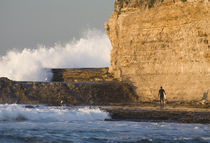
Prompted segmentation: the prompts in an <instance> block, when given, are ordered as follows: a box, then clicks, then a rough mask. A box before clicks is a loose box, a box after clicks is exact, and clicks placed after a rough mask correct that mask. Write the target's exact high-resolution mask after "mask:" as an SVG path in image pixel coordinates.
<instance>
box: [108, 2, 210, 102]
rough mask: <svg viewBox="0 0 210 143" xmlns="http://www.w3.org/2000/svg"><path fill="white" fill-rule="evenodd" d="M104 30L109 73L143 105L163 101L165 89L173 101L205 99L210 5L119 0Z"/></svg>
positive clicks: (209, 72)
mask: <svg viewBox="0 0 210 143" xmlns="http://www.w3.org/2000/svg"><path fill="white" fill-rule="evenodd" d="M105 28H106V32H107V34H108V36H109V38H110V41H111V43H112V46H113V50H112V52H111V67H110V68H109V71H110V72H111V73H113V74H114V77H115V78H118V79H120V80H122V81H128V82H131V83H132V84H133V85H134V86H135V87H136V92H137V94H138V96H139V97H140V98H139V99H140V100H141V101H152V100H155V99H158V90H159V88H160V86H163V88H164V89H165V90H166V93H167V98H168V100H170V101H177V100H179V101H192V100H200V99H201V98H202V96H203V93H204V92H206V91H207V89H210V1H209V0H116V2H115V9H114V12H113V14H112V16H111V17H110V19H109V22H107V23H105ZM209 96H210V95H209ZM209 96H208V98H209ZM209 99H210V98H209Z"/></svg>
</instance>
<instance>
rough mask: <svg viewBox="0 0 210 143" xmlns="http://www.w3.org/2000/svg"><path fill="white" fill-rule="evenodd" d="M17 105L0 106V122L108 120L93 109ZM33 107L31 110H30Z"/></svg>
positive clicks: (103, 113)
mask: <svg viewBox="0 0 210 143" xmlns="http://www.w3.org/2000/svg"><path fill="white" fill-rule="evenodd" d="M29 107H30V108H28V107H27V105H17V104H3V105H0V121H25V120H30V121H38V122H39V121H40V122H66V121H67V122H68V121H82V120H85V121H92V120H104V119H106V118H109V115H108V113H106V112H104V111H101V110H100V109H99V108H97V107H94V108H90V107H65V106H64V107H55V106H50V107H48V106H42V105H39V106H37V107H36V106H31V105H30V106H29ZM32 107H33V108H32Z"/></svg>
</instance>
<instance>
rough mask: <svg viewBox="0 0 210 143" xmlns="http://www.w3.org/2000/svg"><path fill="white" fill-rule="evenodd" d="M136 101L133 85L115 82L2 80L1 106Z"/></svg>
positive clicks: (0, 85)
mask: <svg viewBox="0 0 210 143" xmlns="http://www.w3.org/2000/svg"><path fill="white" fill-rule="evenodd" d="M135 101H136V96H135V93H134V92H133V89H132V87H131V86H130V85H128V84H126V83H121V82H117V81H112V82H108V81H107V82H15V81H11V80H9V79H7V78H0V104H5V103H8V104H11V103H17V104H46V105H112V104H128V103H134V102H135Z"/></svg>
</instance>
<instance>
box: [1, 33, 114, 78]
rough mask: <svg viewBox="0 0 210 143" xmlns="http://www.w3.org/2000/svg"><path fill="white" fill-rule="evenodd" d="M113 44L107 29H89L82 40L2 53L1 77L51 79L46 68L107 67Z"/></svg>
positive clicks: (50, 74)
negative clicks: (105, 31) (101, 30)
mask: <svg viewBox="0 0 210 143" xmlns="http://www.w3.org/2000/svg"><path fill="white" fill-rule="evenodd" d="M111 48H112V46H111V44H110V41H109V39H108V37H107V35H106V34H105V33H104V32H100V31H98V30H88V31H87V32H86V33H85V34H84V35H83V36H82V38H80V39H79V40H72V41H70V42H69V43H66V44H58V43H56V44H55V45H54V46H53V47H46V46H38V47H37V48H36V49H24V50H23V51H21V52H17V51H14V50H13V51H9V52H8V53H7V54H6V55H5V56H3V57H0V69H1V70H0V77H8V78H10V79H12V80H17V81H45V80H48V81H49V80H50V79H51V77H52V73H51V72H50V71H49V70H46V68H80V67H107V66H109V64H110V50H111Z"/></svg>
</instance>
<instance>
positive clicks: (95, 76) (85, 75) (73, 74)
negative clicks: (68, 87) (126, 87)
mask: <svg viewBox="0 0 210 143" xmlns="http://www.w3.org/2000/svg"><path fill="white" fill-rule="evenodd" d="M108 69H109V68H68V69H52V70H51V71H52V73H53V78H52V81H53V82H54V81H59V82H61V81H64V82H78V81H88V82H90V81H96V82H99V81H113V80H114V78H113V75H112V74H110V73H109V72H108Z"/></svg>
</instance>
